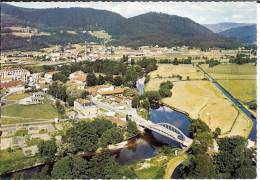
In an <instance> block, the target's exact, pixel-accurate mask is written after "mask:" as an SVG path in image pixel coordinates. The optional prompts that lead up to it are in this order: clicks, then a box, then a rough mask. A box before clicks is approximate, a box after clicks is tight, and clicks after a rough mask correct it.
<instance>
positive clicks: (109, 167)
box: [88, 151, 136, 179]
mask: <svg viewBox="0 0 260 180" xmlns="http://www.w3.org/2000/svg"><path fill="white" fill-rule="evenodd" d="M88 171H89V173H88V174H89V176H88V178H92V179H122V178H123V177H127V178H136V176H135V173H134V172H133V170H131V169H129V168H128V167H127V166H122V165H119V164H118V163H117V162H116V161H115V157H114V156H111V155H110V153H109V152H108V151H103V152H101V154H99V155H98V156H93V157H92V158H91V159H90V160H89V163H88Z"/></svg>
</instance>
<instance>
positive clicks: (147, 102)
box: [142, 99, 150, 111]
mask: <svg viewBox="0 0 260 180" xmlns="http://www.w3.org/2000/svg"><path fill="white" fill-rule="evenodd" d="M142 106H143V108H144V109H146V110H147V111H149V109H150V102H149V101H148V99H144V100H143V102H142Z"/></svg>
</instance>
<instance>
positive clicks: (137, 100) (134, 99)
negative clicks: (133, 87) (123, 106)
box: [132, 96, 140, 108]
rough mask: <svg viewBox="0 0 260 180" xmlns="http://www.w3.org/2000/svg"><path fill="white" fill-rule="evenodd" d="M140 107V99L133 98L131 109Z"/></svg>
mask: <svg viewBox="0 0 260 180" xmlns="http://www.w3.org/2000/svg"><path fill="white" fill-rule="evenodd" d="M139 106H140V99H139V97H138V96H135V97H134V98H133V99H132V107H133V108H138V107H139Z"/></svg>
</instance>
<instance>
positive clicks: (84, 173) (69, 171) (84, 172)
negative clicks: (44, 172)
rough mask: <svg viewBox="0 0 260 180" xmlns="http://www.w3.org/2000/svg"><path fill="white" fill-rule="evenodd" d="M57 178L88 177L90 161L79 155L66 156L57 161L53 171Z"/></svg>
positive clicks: (53, 176)
mask: <svg viewBox="0 0 260 180" xmlns="http://www.w3.org/2000/svg"><path fill="white" fill-rule="evenodd" d="M51 175H52V178H55V179H76V178H77V179H78V178H79V179H87V178H90V176H89V175H88V163H87V161H86V160H84V159H82V158H81V157H79V156H76V155H74V156H66V157H64V158H62V159H60V160H58V161H57V162H55V164H54V166H53V169H52V172H51Z"/></svg>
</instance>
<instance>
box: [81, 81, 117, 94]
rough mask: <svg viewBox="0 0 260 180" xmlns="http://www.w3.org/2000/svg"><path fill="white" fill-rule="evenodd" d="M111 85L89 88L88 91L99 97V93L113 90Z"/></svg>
mask: <svg viewBox="0 0 260 180" xmlns="http://www.w3.org/2000/svg"><path fill="white" fill-rule="evenodd" d="M111 86H112V85H109V84H104V85H97V86H94V87H88V88H87V89H86V91H88V92H89V93H90V94H91V95H92V96H93V97H94V96H96V95H98V94H99V93H98V92H102V91H106V90H113V89H114V86H112V87H111Z"/></svg>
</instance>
